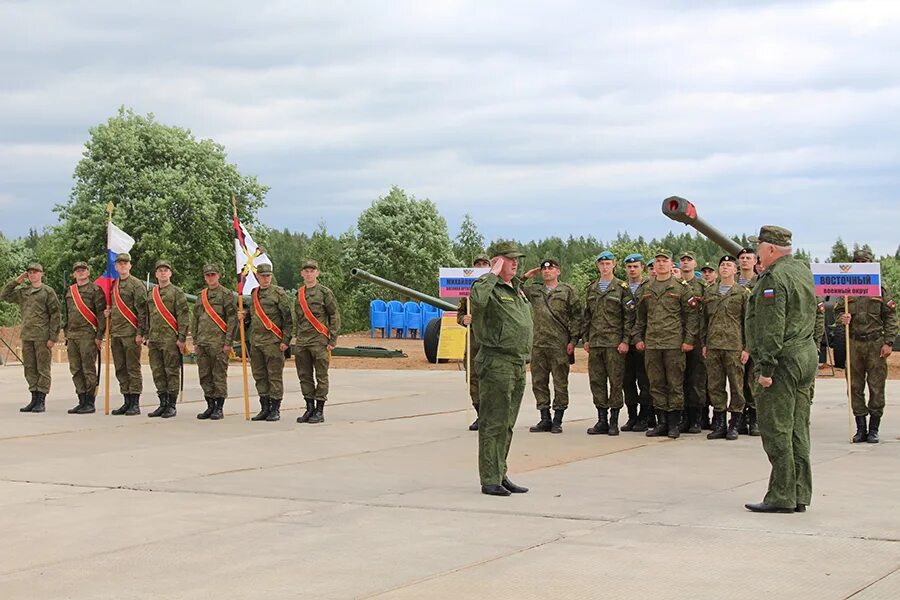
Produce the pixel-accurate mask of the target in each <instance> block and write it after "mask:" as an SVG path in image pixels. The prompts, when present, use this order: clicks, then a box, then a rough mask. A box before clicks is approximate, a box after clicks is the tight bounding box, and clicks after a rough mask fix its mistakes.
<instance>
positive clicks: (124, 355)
mask: <svg viewBox="0 0 900 600" xmlns="http://www.w3.org/2000/svg"><path fill="white" fill-rule="evenodd" d="M111 345H112V348H111V350H112V356H113V364H114V365H115V367H116V379H117V380H118V381H119V391H120V392H121V393H122V394H123V395H124V394H140V393H141V390H142V388H143V379H142V377H141V345H140V344H136V343H135V342H134V336H128V337H114V338H112V343H111Z"/></svg>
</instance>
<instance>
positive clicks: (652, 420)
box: [646, 404, 659, 429]
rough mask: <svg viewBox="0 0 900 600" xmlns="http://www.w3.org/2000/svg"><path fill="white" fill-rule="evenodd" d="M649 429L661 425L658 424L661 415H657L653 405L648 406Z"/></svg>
mask: <svg viewBox="0 0 900 600" xmlns="http://www.w3.org/2000/svg"><path fill="white" fill-rule="evenodd" d="M646 410H647V428H648V429H649V428H651V427H656V426H657V425H658V424H659V423H658V422H657V417H658V416H659V415H657V414H656V410H654V408H653V405H652V404H648V405H647V408H646Z"/></svg>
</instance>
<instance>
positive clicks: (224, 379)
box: [191, 264, 238, 420]
mask: <svg viewBox="0 0 900 600" xmlns="http://www.w3.org/2000/svg"><path fill="white" fill-rule="evenodd" d="M209 273H221V270H220V269H219V267H218V266H217V265H212V264H210V265H206V266H205V267H204V268H203V274H204V275H207V274H209ZM204 296H205V297H206V301H207V302H208V303H209V307H210V308H211V309H212V311H213V313H215V314H216V315H217V316H218V317H219V319H220V320H221V321H222V323H224V325H225V330H224V331H223V330H222V328H221V327H219V325H218V324H217V323H216V321H214V320H213V317H211V316H210V315H209V313H207V311H206V308H205V307H204V302H203V298H204ZM236 305H237V298H236V296H235V293H234V292H233V291H231V290H229V289H227V288H225V287H224V286H222V285H219V286H217V287H216V288H209V287H207V288H205V289H204V290H203V291H202V292H201V293H200V297H199V298H198V299H197V302H196V303H195V305H194V315H193V318H192V319H191V338H192V340H193V343H194V353H195V355H196V356H197V374H198V375H199V377H200V387H201V388H202V389H203V396H204V397H205V399H206V410H205V411H203V412H201V413H200V414H198V415H197V418H198V419H212V420H218V419H221V418H222V417H223V416H224V414H223V412H222V409H223V407H224V406H225V398H226V397H227V396H228V354H226V353H225V352H224V348H225V347H226V346H228V347H231V346H232V345H233V344H234V340H235V339H236V338H237V336H238V321H237V306H236Z"/></svg>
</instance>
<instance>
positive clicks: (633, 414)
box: [622, 406, 647, 431]
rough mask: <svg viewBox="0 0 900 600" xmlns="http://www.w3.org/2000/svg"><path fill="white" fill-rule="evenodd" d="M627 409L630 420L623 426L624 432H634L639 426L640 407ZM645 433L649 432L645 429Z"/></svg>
mask: <svg viewBox="0 0 900 600" xmlns="http://www.w3.org/2000/svg"><path fill="white" fill-rule="evenodd" d="M625 408H627V409H628V420H627V421H625V424H624V425H622V431H634V426H635V425H637V422H638V407H637V406H626V407H625ZM644 431H647V430H646V429H644Z"/></svg>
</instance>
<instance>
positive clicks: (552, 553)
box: [0, 364, 900, 600]
mask: <svg viewBox="0 0 900 600" xmlns="http://www.w3.org/2000/svg"><path fill="white" fill-rule="evenodd" d="M229 375H230V377H229V387H230V392H231V397H230V398H229V399H228V401H227V402H226V405H225V410H226V418H225V419H224V420H223V421H219V422H210V421H198V420H196V419H195V418H194V417H195V415H196V414H197V413H199V412H200V411H201V410H203V409H204V408H205V403H204V402H203V400H202V394H201V392H200V389H199V384H198V381H197V372H196V368H195V367H193V366H187V367H186V384H185V397H186V401H185V402H184V403H180V404H179V405H178V416H177V417H176V418H174V419H169V420H162V419H149V418H147V416H146V414H147V412H149V410H152V408H153V407H155V405H156V396H155V394H153V393H152V383H151V377H150V371H149V367H147V366H145V367H144V390H145V393H144V395H143V396H142V412H143V414H142V415H141V416H135V417H125V416H120V417H113V416H104V415H103V414H102V406H103V399H102V389H101V397H99V398H98V406H99V408H100V411H99V412H98V413H97V414H94V415H68V414H66V410H67V409H68V408H71V407H72V406H73V405H74V404H75V402H76V400H75V398H74V394H73V391H72V384H71V380H70V379H69V375H68V369H67V367H66V365H59V364H57V365H54V366H53V388H52V390H51V393H50V395H49V396H48V400H47V406H48V412H47V413H44V414H20V413H19V412H18V408H19V407H20V406H22V405H24V404H26V403H27V400H28V398H27V396H28V394H27V392H26V391H25V389H26V388H25V383H24V378H23V376H22V369H21V367H19V366H4V367H0V506H2V510H0V537H2V544H0V598H2V599H4V600H9V599H18V598H34V599H40V600H45V599H55V598H73V599H85V598H91V599H94V598H109V599H116V600H123V599H130V598H141V599H143V598H191V599H203V600H206V599H209V598H316V599H330V598H378V599H384V600H388V599H390V600H396V599H401V598H409V599H422V598H453V599H459V598H496V599H500V598H516V599H523V598H569V599H581V598H660V599H675V598H691V599H696V598H709V599H727V600H738V599H744V598H746V599H753V600H760V599H764V600H780V599H782V598H785V599H790V600H803V599H809V600H831V599H834V600H838V599H845V598H853V599H854V600H875V599H892V600H896V599H898V598H900V408H897V406H898V405H897V403H898V402H900V382H898V381H889V382H888V394H887V396H888V409H887V412H886V415H885V420H884V423H883V427H882V436H881V437H882V442H881V443H880V444H855V445H851V444H850V443H848V423H847V421H848V418H847V408H846V396H845V392H844V382H843V380H835V379H819V380H818V382H817V392H816V398H815V403H814V405H813V411H812V438H813V464H814V466H813V479H814V489H813V502H812V505H811V506H810V508H809V510H808V511H807V512H806V513H805V514H771V515H770V514H753V513H750V512H747V511H746V510H745V509H744V508H743V505H744V503H745V502H757V501H760V500H762V497H763V494H764V493H765V488H766V480H767V478H768V473H769V465H768V462H767V460H766V457H765V454H764V453H763V451H762V447H761V443H760V440H759V438H750V437H743V436H742V437H741V438H740V439H739V440H738V441H735V442H727V441H725V440H717V441H708V440H706V432H704V433H703V434H702V435H683V436H682V437H681V439H679V440H674V441H673V440H668V439H666V438H662V439H661V438H647V437H645V436H644V434H642V433H622V435H620V436H618V437H608V436H588V435H586V434H585V429H586V428H587V427H589V426H590V425H592V424H593V422H594V421H595V419H596V413H595V411H594V409H593V405H592V403H591V400H590V394H589V391H588V382H587V376H586V375H584V374H573V375H572V379H571V384H570V388H571V392H572V396H571V402H572V407H571V408H570V410H569V411H568V412H567V413H566V421H565V423H564V429H565V431H564V432H563V433H562V434H560V435H552V434H549V433H542V434H532V433H529V432H528V425H531V424H532V423H533V422H534V421H536V420H537V416H538V415H537V412H536V411H535V409H534V404H533V397H532V396H531V392H530V391H526V394H525V399H524V402H523V406H522V411H521V413H520V418H519V422H518V425H517V427H516V432H515V436H514V438H513V443H512V451H511V453H510V478H511V479H512V480H513V481H514V482H516V483H518V484H520V485H525V486H528V487H530V488H531V491H530V492H529V493H527V494H520V495H514V496H512V497H508V498H497V497H489V496H484V495H482V494H481V493H480V491H479V485H478V477H477V470H476V453H477V444H476V438H477V434H476V433H473V432H469V431H468V430H467V426H468V424H469V422H470V421H471V420H472V418H473V417H474V413H473V412H472V411H471V409H470V408H469V407H468V403H467V400H466V398H465V393H464V390H465V383H464V381H465V380H464V375H463V374H462V373H459V372H453V371H446V370H443V371H427V370H414V371H390V370H377V371H376V370H344V369H341V370H333V371H332V373H331V382H332V389H331V394H330V398H331V400H330V401H329V403H328V405H327V407H326V423H324V424H322V425H301V424H298V423H296V421H295V420H296V417H297V416H298V415H299V414H300V412H301V410H300V407H301V400H300V397H299V391H298V383H297V379H296V375H295V373H294V371H293V366H292V365H291V366H290V368H288V369H286V370H285V382H286V387H287V395H286V399H285V402H284V404H283V406H282V420H281V421H280V422H278V423H265V422H263V423H253V422H247V421H245V420H244V416H243V398H242V395H241V394H242V392H241V371H240V367H238V366H234V365H233V366H232V367H231V369H230V371H229ZM112 387H113V390H117V389H118V386H117V385H116V384H115V382H113V386H112ZM252 393H253V388H252V383H251V394H252ZM119 404H121V397H120V396H118V394H114V395H113V396H112V405H113V408H115V407H117V406H118V405H119ZM251 404H252V408H253V409H254V412H255V411H256V410H257V409H258V404H257V401H256V396H255V395H252V396H251ZM624 420H625V418H624V415H623V417H622V418H621V419H620V423H623V422H624Z"/></svg>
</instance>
